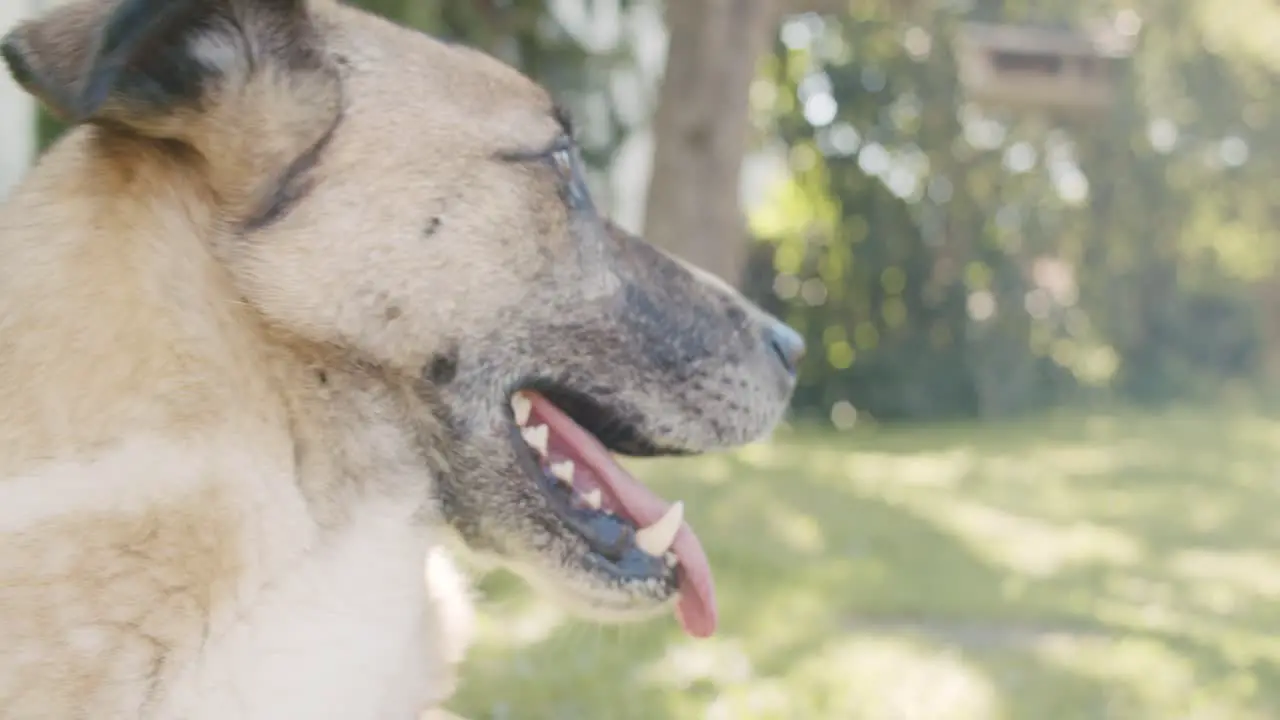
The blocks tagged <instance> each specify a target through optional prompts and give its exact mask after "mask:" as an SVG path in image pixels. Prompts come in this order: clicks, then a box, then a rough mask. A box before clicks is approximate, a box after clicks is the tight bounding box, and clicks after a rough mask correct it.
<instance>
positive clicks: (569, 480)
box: [551, 460, 573, 485]
mask: <svg viewBox="0 0 1280 720" xmlns="http://www.w3.org/2000/svg"><path fill="white" fill-rule="evenodd" d="M551 474H552V475H554V476H555V477H557V478H559V479H560V480H562V481H564V482H565V483H566V484H568V485H572V484H573V461H572V460H565V461H563V462H558V463H551Z"/></svg>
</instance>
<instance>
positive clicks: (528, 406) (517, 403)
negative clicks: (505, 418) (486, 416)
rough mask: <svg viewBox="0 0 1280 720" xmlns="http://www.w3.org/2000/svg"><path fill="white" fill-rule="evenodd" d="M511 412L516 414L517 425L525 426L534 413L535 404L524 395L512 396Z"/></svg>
mask: <svg viewBox="0 0 1280 720" xmlns="http://www.w3.org/2000/svg"><path fill="white" fill-rule="evenodd" d="M511 412H513V413H515V416H516V424H517V425H524V424H525V423H527V422H529V415H530V414H531V413H532V412H533V403H532V402H530V401H529V398H528V397H526V396H525V394H524V393H516V394H515V395H512V396H511Z"/></svg>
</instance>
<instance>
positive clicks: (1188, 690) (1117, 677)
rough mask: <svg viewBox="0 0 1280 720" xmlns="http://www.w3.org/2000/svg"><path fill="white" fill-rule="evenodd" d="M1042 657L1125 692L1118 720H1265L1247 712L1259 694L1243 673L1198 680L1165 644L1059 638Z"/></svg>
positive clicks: (1116, 697) (1116, 701) (1117, 697)
mask: <svg viewBox="0 0 1280 720" xmlns="http://www.w3.org/2000/svg"><path fill="white" fill-rule="evenodd" d="M1039 655H1040V656H1041V657H1042V658H1043V659H1044V660H1045V661H1047V662H1049V663H1051V664H1053V665H1056V666H1058V667H1061V668H1063V669H1066V670H1069V671H1070V672H1071V673H1072V674H1075V675H1079V676H1081V677H1085V678H1089V679H1091V680H1093V681H1095V682H1098V683H1102V684H1104V685H1109V686H1113V687H1114V688H1116V689H1117V690H1119V691H1120V692H1116V693H1114V694H1113V695H1112V697H1113V701H1112V705H1113V707H1114V712H1115V713H1116V716H1117V717H1153V718H1166V717H1167V718H1175V717H1176V718H1231V720H1262V718H1263V716H1262V715H1261V714H1258V713H1254V712H1250V711H1249V710H1247V709H1246V707H1247V704H1248V703H1249V702H1250V700H1251V699H1252V696H1253V695H1254V693H1255V692H1256V688H1255V686H1254V685H1253V684H1252V683H1250V682H1247V681H1246V680H1247V676H1246V674H1244V673H1237V674H1234V675H1232V676H1229V677H1227V678H1225V679H1224V680H1223V681H1220V682H1217V683H1214V684H1215V685H1217V687H1211V686H1209V685H1207V684H1206V683H1205V682H1204V680H1205V679H1204V678H1200V677H1197V674H1196V670H1195V665H1194V664H1193V663H1192V660H1191V659H1190V658H1188V657H1186V656H1184V655H1182V654H1179V653H1177V652H1174V651H1173V649H1172V648H1171V647H1170V646H1168V645H1166V644H1164V643H1161V642H1157V641H1154V640H1146V639H1138V638H1121V639H1118V640H1106V639H1100V638H1080V637H1075V638H1071V637H1058V638H1054V639H1052V640H1050V641H1047V642H1045V643H1044V644H1043V645H1042V646H1041V648H1040V652H1039Z"/></svg>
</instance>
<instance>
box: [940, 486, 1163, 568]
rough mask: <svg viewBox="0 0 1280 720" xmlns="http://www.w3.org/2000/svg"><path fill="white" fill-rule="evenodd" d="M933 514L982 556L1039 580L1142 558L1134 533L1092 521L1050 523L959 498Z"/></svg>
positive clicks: (952, 499)
mask: <svg viewBox="0 0 1280 720" xmlns="http://www.w3.org/2000/svg"><path fill="white" fill-rule="evenodd" d="M930 513H931V514H932V515H935V516H936V517H937V519H938V521H939V522H940V523H942V524H943V525H945V526H947V527H950V528H951V529H952V530H953V531H955V532H956V533H957V534H959V535H960V536H962V537H963V538H964V539H966V540H968V541H969V545H970V546H971V547H972V548H973V549H974V550H975V551H977V552H979V553H981V554H982V556H984V557H986V558H988V559H990V560H992V561H995V562H997V563H999V564H1001V565H1004V566H1006V567H1008V568H1011V569H1013V570H1016V571H1018V572H1020V573H1022V574H1024V575H1029V576H1032V577H1036V578H1045V577H1052V576H1053V575H1056V574H1058V573H1059V572H1062V571H1063V570H1065V569H1067V568H1069V567H1078V566H1083V565H1119V566H1127V565H1132V564H1134V563H1136V562H1138V561H1139V560H1140V559H1142V557H1143V552H1142V547H1141V545H1139V543H1138V541H1137V540H1135V539H1134V538H1133V537H1131V536H1129V535H1127V534H1125V533H1122V532H1120V531H1118V530H1114V529H1112V528H1108V527H1104V526H1102V525H1097V524H1094V523H1090V522H1075V523H1071V524H1069V525H1064V524H1057V523H1051V522H1048V521H1046V520H1042V519H1040V518H1033V517H1027V516H1023V515H1015V514H1013V513H1010V512H1006V511H1004V510H1001V509H999V508H994V507H991V506H989V505H982V504H980V503H975V502H969V501H965V500H961V499H958V498H950V499H948V500H947V501H946V502H945V503H938V504H937V505H936V506H935V507H933V508H932V509H931V511H930Z"/></svg>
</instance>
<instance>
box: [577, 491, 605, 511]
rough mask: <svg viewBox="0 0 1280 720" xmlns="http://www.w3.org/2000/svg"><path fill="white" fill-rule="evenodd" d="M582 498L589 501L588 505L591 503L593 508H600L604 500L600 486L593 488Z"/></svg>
mask: <svg viewBox="0 0 1280 720" xmlns="http://www.w3.org/2000/svg"><path fill="white" fill-rule="evenodd" d="M582 499H583V500H586V501H587V505H589V506H590V507H591V509H592V510H599V509H600V503H601V501H602V500H603V498H602V497H601V496H600V488H592V489H591V491H590V492H588V493H584V494H583V496H582Z"/></svg>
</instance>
